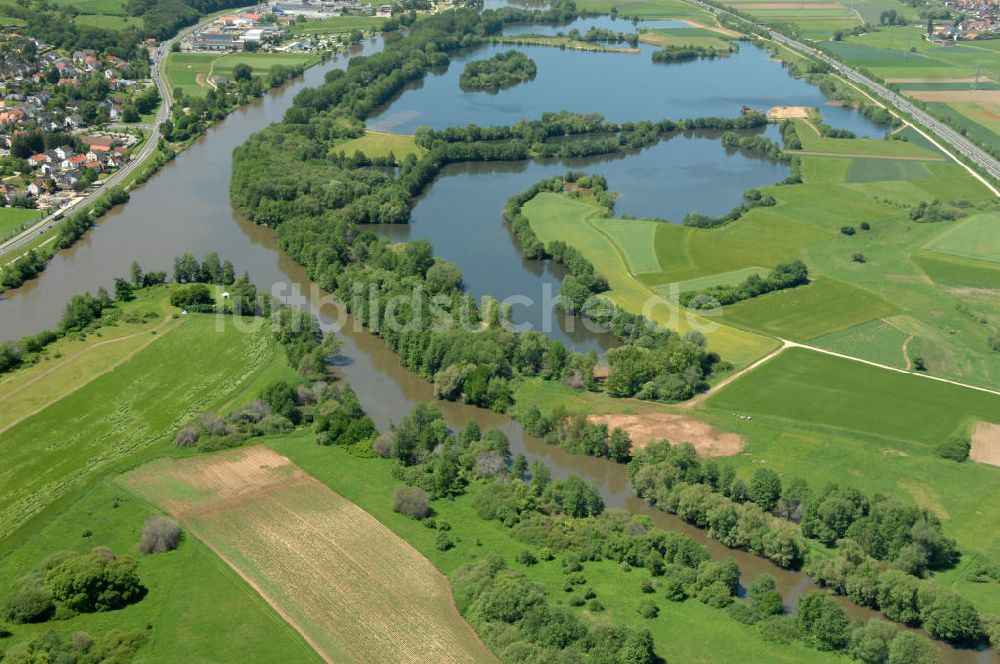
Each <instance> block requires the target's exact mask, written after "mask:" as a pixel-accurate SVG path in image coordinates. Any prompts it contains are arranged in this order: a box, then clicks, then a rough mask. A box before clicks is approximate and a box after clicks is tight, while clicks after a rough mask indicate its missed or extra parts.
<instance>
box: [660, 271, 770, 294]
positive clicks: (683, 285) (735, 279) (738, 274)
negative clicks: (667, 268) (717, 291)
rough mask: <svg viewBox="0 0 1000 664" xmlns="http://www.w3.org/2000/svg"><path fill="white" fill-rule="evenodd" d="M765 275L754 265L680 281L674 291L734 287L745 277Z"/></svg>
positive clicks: (744, 279) (764, 272)
mask: <svg viewBox="0 0 1000 664" xmlns="http://www.w3.org/2000/svg"><path fill="white" fill-rule="evenodd" d="M767 273H768V270H767V269H766V268H763V267H760V266H757V265H755V266H752V267H745V268H742V269H739V270H732V271H731V272H722V273H720V274H710V275H708V276H707V277H698V278H696V279H688V280H686V281H681V282H678V283H677V286H676V289H677V291H678V292H680V293H683V292H685V291H694V290H704V289H706V288H711V287H712V286H735V285H736V284H739V283H741V282H743V281H746V279H747V277H749V276H750V275H753V274H756V275H758V276H764V275H766V274H767ZM662 288H663V286H658V287H657V288H656V289H655V290H657V291H659V290H660V289H662Z"/></svg>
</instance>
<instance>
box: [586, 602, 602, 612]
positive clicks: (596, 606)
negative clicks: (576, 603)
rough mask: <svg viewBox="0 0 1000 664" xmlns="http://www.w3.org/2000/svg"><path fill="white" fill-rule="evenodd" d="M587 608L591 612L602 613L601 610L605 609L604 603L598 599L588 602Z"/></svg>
mask: <svg viewBox="0 0 1000 664" xmlns="http://www.w3.org/2000/svg"><path fill="white" fill-rule="evenodd" d="M587 608H588V609H589V610H590V612H591V613H600V612H601V611H603V610H604V605H603V604H601V603H600V602H598V601H597V600H596V599H592V600H590V602H588V603H587Z"/></svg>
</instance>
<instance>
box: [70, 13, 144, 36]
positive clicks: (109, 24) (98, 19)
mask: <svg viewBox="0 0 1000 664" xmlns="http://www.w3.org/2000/svg"><path fill="white" fill-rule="evenodd" d="M73 22H74V23H76V24H77V25H83V26H87V27H90V28H99V29H101V30H107V31H109V32H125V31H126V30H132V29H137V28H141V27H142V25H143V23H142V19H141V18H137V17H135V16H118V15H113V14H81V15H79V16H77V17H76V19H74V21H73Z"/></svg>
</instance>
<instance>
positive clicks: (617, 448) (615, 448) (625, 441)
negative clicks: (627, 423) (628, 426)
mask: <svg viewBox="0 0 1000 664" xmlns="http://www.w3.org/2000/svg"><path fill="white" fill-rule="evenodd" d="M608 458H610V459H611V460H612V461H617V462H618V463H625V462H627V461H628V460H629V459H631V458H632V439H631V438H630V437H629V435H628V432H627V431H625V430H624V429H621V428H617V427H616V428H615V429H614V430H613V431H612V432H611V435H610V436H609V437H608Z"/></svg>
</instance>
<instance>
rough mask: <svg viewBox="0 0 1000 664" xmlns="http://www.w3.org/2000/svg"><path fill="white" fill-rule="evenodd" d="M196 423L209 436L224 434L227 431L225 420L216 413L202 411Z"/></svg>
mask: <svg viewBox="0 0 1000 664" xmlns="http://www.w3.org/2000/svg"><path fill="white" fill-rule="evenodd" d="M198 425H199V426H200V427H201V428H202V429H204V430H205V431H206V432H207V433H208V434H209V435H211V436H225V435H226V434H227V433H229V427H228V426H227V425H226V421H225V420H224V419H222V417H220V416H219V415H217V414H216V413H202V414H201V415H199V416H198Z"/></svg>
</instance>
